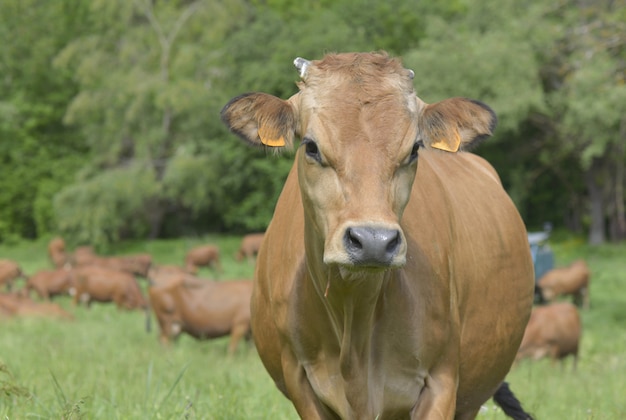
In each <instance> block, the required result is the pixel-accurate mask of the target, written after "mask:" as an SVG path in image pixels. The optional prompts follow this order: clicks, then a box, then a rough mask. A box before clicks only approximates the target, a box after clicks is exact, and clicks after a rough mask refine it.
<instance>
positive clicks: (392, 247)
mask: <svg viewBox="0 0 626 420" xmlns="http://www.w3.org/2000/svg"><path fill="white" fill-rule="evenodd" d="M398 245H400V232H398V231H396V236H395V238H391V239H390V240H389V244H388V245H387V252H389V253H395V252H396V250H397V249H398Z"/></svg>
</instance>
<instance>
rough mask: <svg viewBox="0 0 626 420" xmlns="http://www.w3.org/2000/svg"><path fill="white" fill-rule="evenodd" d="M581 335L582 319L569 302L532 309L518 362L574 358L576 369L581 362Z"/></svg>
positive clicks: (519, 351)
mask: <svg viewBox="0 0 626 420" xmlns="http://www.w3.org/2000/svg"><path fill="white" fill-rule="evenodd" d="M580 335H581V323H580V315H579V314H578V309H576V306H574V305H573V304H571V303H569V302H556V303H551V304H549V305H544V306H537V307H535V308H534V309H533V311H532V313H531V315H530V320H529V321H528V325H527V326H526V331H525V332H524V338H523V339H522V344H521V345H520V348H519V350H518V352H517V357H516V360H521V359H524V358H531V359H533V360H538V359H541V358H543V357H550V358H551V359H552V360H553V361H556V360H561V361H563V359H564V358H565V357H567V356H569V355H570V354H571V355H573V356H574V369H576V363H577V361H578V346H579V342H580Z"/></svg>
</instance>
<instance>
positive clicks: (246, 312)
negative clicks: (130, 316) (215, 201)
mask: <svg viewBox="0 0 626 420" xmlns="http://www.w3.org/2000/svg"><path fill="white" fill-rule="evenodd" d="M262 239H263V234H262V233H255V234H249V235H246V236H244V238H243V239H242V242H241V246H240V248H239V250H238V252H237V255H236V258H237V260H239V261H241V260H243V259H247V260H248V261H251V260H253V259H254V258H255V256H256V254H257V252H258V250H259V247H260V244H261V241H262ZM48 255H49V257H50V261H51V263H52V265H53V266H54V268H53V269H44V270H40V271H38V272H36V273H34V274H32V275H30V276H27V275H26V274H25V273H24V272H23V270H22V269H21V267H20V265H19V264H18V263H17V262H15V261H12V260H7V259H2V260H0V286H3V287H4V288H5V289H6V291H4V292H2V293H0V319H1V318H10V317H14V316H26V315H42V316H51V317H57V318H61V319H73V315H72V313H70V312H68V311H67V310H66V309H64V308H63V307H62V306H60V305H59V304H57V303H54V302H52V301H51V300H52V298H53V297H55V296H59V295H71V296H72V297H73V298H72V300H73V304H74V305H79V304H85V305H87V306H89V305H91V303H92V302H111V303H114V304H115V305H116V306H117V307H118V308H119V309H125V310H134V309H142V310H144V311H146V316H147V328H150V320H151V318H152V316H151V313H153V314H154V316H155V317H156V319H157V321H158V323H159V327H160V335H159V339H160V341H161V342H162V343H164V344H167V343H169V342H170V341H171V340H173V339H175V338H176V337H177V336H178V335H180V334H181V333H183V332H184V333H187V334H189V335H191V336H193V337H195V338H216V337H222V336H226V335H229V334H230V336H231V339H230V344H229V347H228V351H229V352H230V353H232V352H234V351H235V349H236V346H237V343H238V342H239V340H240V339H241V338H243V337H245V336H247V335H249V332H250V296H251V293H252V281H251V280H232V281H212V280H208V279H200V278H198V277H196V274H197V272H198V268H199V267H210V268H212V269H213V270H215V271H216V273H220V272H221V265H220V253H219V248H218V247H217V246H216V245H212V244H209V245H202V246H198V247H196V248H193V249H191V250H189V252H188V253H187V255H186V256H185V260H184V265H181V266H177V265H158V264H155V262H154V261H153V258H152V256H151V255H150V254H135V255H125V256H101V255H97V254H96V253H95V252H94V251H93V249H92V248H91V247H88V246H83V247H78V248H77V249H76V250H75V251H74V252H73V253H69V252H67V251H66V248H65V242H64V241H63V239H61V238H55V239H53V240H52V241H50V243H49V245H48ZM19 279H24V281H23V286H22V287H21V288H19V289H17V288H16V287H15V286H16V284H17V283H16V282H17V281H18V280H19ZM138 279H146V280H147V282H148V285H147V287H145V288H142V287H141V286H140V284H139V281H138ZM144 289H145V290H147V296H146V295H145V293H144V292H143V291H142V290H144ZM33 295H36V299H33Z"/></svg>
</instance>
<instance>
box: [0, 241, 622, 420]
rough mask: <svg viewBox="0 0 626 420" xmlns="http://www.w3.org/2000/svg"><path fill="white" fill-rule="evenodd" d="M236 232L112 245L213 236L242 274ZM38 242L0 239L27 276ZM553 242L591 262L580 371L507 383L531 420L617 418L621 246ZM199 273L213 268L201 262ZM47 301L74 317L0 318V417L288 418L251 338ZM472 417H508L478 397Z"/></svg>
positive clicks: (532, 368)
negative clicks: (209, 336)
mask: <svg viewBox="0 0 626 420" xmlns="http://www.w3.org/2000/svg"><path fill="white" fill-rule="evenodd" d="M239 240H240V238H238V237H235V236H207V237H204V238H194V239H177V240H160V241H153V242H135V243H130V244H125V245H123V246H122V247H120V248H119V249H117V250H116V254H130V253H137V252H149V253H151V254H152V255H153V256H154V259H155V261H156V262H157V263H158V264H182V261H183V257H184V254H185V252H186V251H187V250H188V249H189V248H190V247H192V246H194V245H198V244H202V243H215V244H217V245H219V247H220V249H221V253H222V265H223V267H224V274H223V275H221V276H220V280H221V281H227V280H229V279H235V278H251V277H252V271H253V267H252V265H251V264H248V263H246V262H245V261H244V262H237V261H235V259H234V253H235V251H236V249H237V247H238V244H239ZM46 244H47V242H46V241H38V242H23V243H19V244H17V245H12V246H8V245H0V258H11V259H14V260H16V261H18V262H19V263H20V264H21V265H22V267H23V269H24V271H25V272H26V273H27V274H33V273H34V272H36V271H38V270H40V269H43V268H49V267H50V263H49V262H48V258H47V254H46ZM552 247H553V249H554V251H555V254H556V263H557V265H558V266H560V265H565V264H567V263H569V262H571V261H572V260H574V259H576V258H584V259H585V260H586V261H587V262H588V263H589V265H590V268H591V271H592V278H591V309H589V310H588V311H584V310H583V311H582V312H581V313H582V319H583V338H582V347H581V352H580V359H579V363H578V369H577V370H576V371H573V370H572V360H571V359H568V360H566V362H565V364H564V365H563V366H561V365H560V364H556V365H553V364H551V363H550V362H549V361H547V360H542V361H538V362H531V361H523V362H522V363H520V364H519V365H517V366H515V367H514V368H513V369H512V370H511V373H510V374H509V376H508V378H507V380H508V381H509V382H510V384H511V389H512V390H513V391H514V392H515V394H516V395H517V396H518V397H519V399H520V400H521V401H522V403H523V405H524V407H525V409H526V410H527V411H529V412H532V413H533V414H534V415H535V417H536V419H538V420H543V419H568V420H569V419H623V418H626V399H625V398H624V396H625V395H626V245H607V246H601V247H593V248H592V247H588V246H586V245H584V244H583V243H582V241H580V240H577V239H572V238H562V239H560V240H556V239H555V240H554V241H552ZM200 275H201V276H203V277H214V275H213V273H212V272H211V271H209V270H207V269H203V270H201V272H200ZM140 281H142V280H140ZM20 286H21V284H20ZM144 287H145V284H144ZM56 302H58V303H60V304H61V305H62V306H63V307H64V308H66V309H67V310H68V311H70V312H72V313H73V314H74V316H75V318H76V319H75V320H74V321H59V320H49V319H34V318H28V319H11V320H5V321H0V418H3V419H30V418H33V419H42V418H43V419H296V418H297V415H296V413H295V410H294V409H293V408H292V407H291V404H290V403H289V402H288V401H287V400H286V399H285V398H284V397H283V396H282V395H281V394H280V393H279V392H278V391H277V390H276V388H275V387H274V384H273V382H272V381H271V379H270V378H269V376H268V375H267V374H266V372H265V370H264V368H263V366H262V364H261V362H260V361H259V359H258V356H257V354H256V351H255V349H254V347H253V346H252V345H246V344H245V343H240V346H239V348H238V350H237V352H236V354H235V355H233V356H232V357H228V356H227V355H226V347H227V341H228V339H227V338H223V339H217V340H213V341H195V340H194V339H192V338H190V337H188V336H184V335H183V336H182V337H181V338H180V340H179V341H178V342H177V343H175V344H174V345H173V346H171V347H170V348H164V347H162V346H161V345H160V344H159V343H158V340H157V329H158V327H157V325H156V322H155V320H154V318H153V319H152V320H153V323H152V324H153V329H152V331H151V332H150V333H147V332H146V330H145V315H144V313H143V312H141V311H134V312H124V311H118V310H117V309H116V308H115V307H114V306H113V305H106V304H97V303H94V304H93V305H92V308H91V309H86V308H84V307H77V308H74V307H73V306H72V304H71V302H70V300H69V298H61V299H57V300H56ZM484 333H485V334H489V331H485V332H484ZM242 344H243V345H242ZM478 418H479V419H497V420H501V419H505V418H506V417H505V416H504V415H503V414H502V412H501V411H500V410H499V409H497V408H496V407H495V406H494V404H493V403H492V402H488V403H487V404H486V405H485V406H484V409H483V411H482V412H481V413H480V414H479V417H478Z"/></svg>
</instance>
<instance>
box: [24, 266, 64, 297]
mask: <svg viewBox="0 0 626 420" xmlns="http://www.w3.org/2000/svg"><path fill="white" fill-rule="evenodd" d="M32 290H34V291H35V293H37V295H38V296H39V298H41V299H45V300H50V299H51V298H52V297H54V296H60V295H67V294H70V293H71V292H73V281H72V274H71V271H70V269H67V268H58V269H56V270H41V271H38V272H37V273H35V274H33V275H32V276H30V277H29V278H28V280H26V284H25V285H24V293H25V295H27V296H29V295H30V292H31V291H32Z"/></svg>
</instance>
